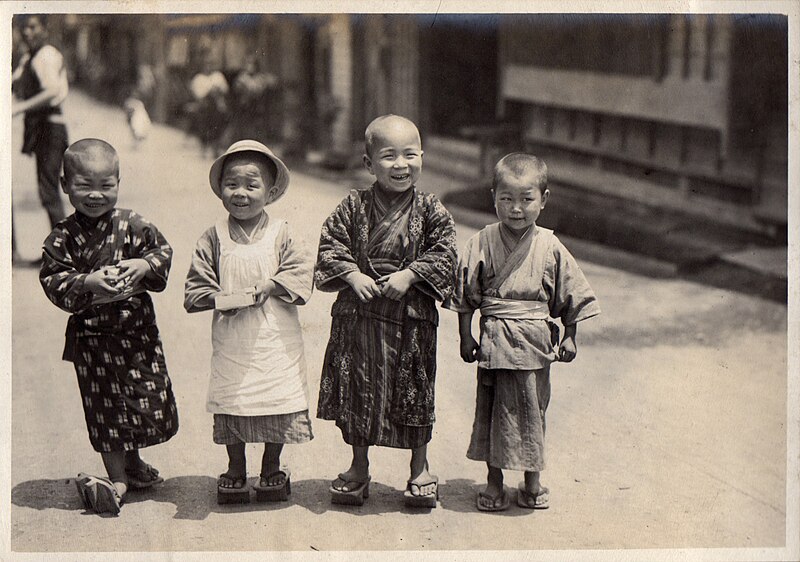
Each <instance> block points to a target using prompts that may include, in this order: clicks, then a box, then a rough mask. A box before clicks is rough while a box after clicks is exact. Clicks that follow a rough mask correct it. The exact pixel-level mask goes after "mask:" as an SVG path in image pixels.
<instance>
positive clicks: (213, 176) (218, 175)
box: [208, 139, 289, 203]
mask: <svg viewBox="0 0 800 562" xmlns="http://www.w3.org/2000/svg"><path fill="white" fill-rule="evenodd" d="M246 151H252V152H258V153H260V154H263V155H264V156H266V157H267V158H269V159H270V160H272V162H273V163H274V164H275V168H276V169H277V170H278V174H277V176H276V177H275V187H277V188H278V193H277V194H275V197H274V198H273V199H272V201H270V203H273V202H275V201H277V200H278V199H279V198H280V197H281V196H282V195H283V194H284V193H286V188H287V187H288V186H289V168H287V167H286V164H284V163H283V162H282V161H281V159H280V158H278V157H277V156H275V155H274V154H273V153H272V151H271V150H270V149H269V148H267V147H266V146H264V145H263V144H261V143H260V142H258V141H254V140H249V139H248V140H240V141H238V142H235V143H233V144H232V145H230V147H228V150H226V151H225V154H223V155H222V156H220V157H219V158H217V159H216V160H214V163H213V164H211V171H210V172H209V173H208V181H209V183H211V189H212V190H213V191H214V193H215V194H216V195H217V197H219V198H220V199H222V190H221V189H220V181H221V180H222V167H223V166H224V165H225V159H226V158H228V156H230V155H232V154H236V153H237V152H246ZM270 187H271V186H270Z"/></svg>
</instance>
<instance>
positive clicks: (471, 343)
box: [461, 336, 481, 363]
mask: <svg viewBox="0 0 800 562" xmlns="http://www.w3.org/2000/svg"><path fill="white" fill-rule="evenodd" d="M480 351H481V346H480V345H478V342H476V341H475V338H473V337H472V336H469V337H468V338H462V339H461V359H463V360H464V361H465V362H467V363H474V362H475V361H477V360H478V359H480Z"/></svg>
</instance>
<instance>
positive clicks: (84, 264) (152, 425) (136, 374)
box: [39, 209, 178, 452]
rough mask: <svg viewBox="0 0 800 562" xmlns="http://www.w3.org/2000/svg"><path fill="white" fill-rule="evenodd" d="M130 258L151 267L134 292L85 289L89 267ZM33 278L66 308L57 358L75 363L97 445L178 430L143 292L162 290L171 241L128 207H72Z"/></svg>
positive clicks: (150, 441) (127, 445)
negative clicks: (113, 296) (111, 296)
mask: <svg viewBox="0 0 800 562" xmlns="http://www.w3.org/2000/svg"><path fill="white" fill-rule="evenodd" d="M129 258H141V259H144V260H146V261H147V262H148V263H149V264H150V267H151V269H152V271H153V272H154V273H155V277H153V278H149V277H147V278H145V279H144V280H143V281H142V286H141V287H140V288H139V289H140V292H136V293H134V294H133V295H131V296H129V297H127V298H125V299H123V300H118V301H114V302H107V299H100V298H98V297H96V296H94V295H93V294H92V293H91V292H88V291H85V290H84V288H83V287H84V280H85V279H86V276H87V275H88V274H89V273H92V272H94V271H97V270H98V269H101V268H103V267H104V266H109V265H114V264H117V263H118V262H119V261H121V260H124V259H129ZM42 261H43V263H42V269H41V271H40V274H39V280H40V282H41V285H42V288H43V289H44V292H45V294H46V295H47V297H48V298H49V299H50V300H51V301H52V302H53V304H55V305H56V306H58V307H59V308H61V309H62V310H65V311H67V312H69V313H71V316H70V318H69V321H68V323H67V331H66V343H65V346H64V353H63V355H62V358H63V359H64V360H65V361H71V362H72V363H73V364H74V365H75V371H76V373H77V376H78V386H79V388H80V393H81V398H82V400H83V410H84V416H85V419H86V426H87V429H88V431H89V440H90V441H91V443H92V446H93V447H94V449H95V450H96V451H98V452H117V451H129V450H133V449H140V448H143V447H148V446H150V445H155V444H158V443H163V442H165V441H167V440H168V439H170V438H171V437H172V436H173V435H175V433H176V432H177V431H178V412H177V408H176V405H175V397H174V395H173V392H172V383H171V381H170V378H169V374H168V372H167V366H166V363H165V360H164V351H163V348H162V345H161V340H160V338H159V333H158V328H157V326H156V317H155V310H154V308H153V301H152V299H151V298H150V295H149V294H148V293H147V291H163V290H164V288H165V287H166V285H167V275H168V274H169V268H170V265H171V262H172V248H171V247H170V246H169V244H168V243H167V241H166V240H165V239H164V237H163V236H162V235H161V233H160V232H159V231H158V229H157V228H156V227H155V226H154V225H153V224H151V223H150V222H148V221H147V220H145V219H144V218H142V217H141V216H140V215H138V214H136V213H135V212H133V211H129V210H126V209H113V210H111V211H109V212H108V213H106V214H104V215H103V216H101V217H99V218H90V217H87V216H84V215H82V214H80V213H75V214H73V215H71V216H69V217H67V218H66V219H64V220H63V221H62V222H60V223H59V224H58V225H57V226H56V228H55V229H54V230H53V231H52V232H51V233H50V235H49V236H48V237H47V239H46V240H45V242H44V248H43V255H42Z"/></svg>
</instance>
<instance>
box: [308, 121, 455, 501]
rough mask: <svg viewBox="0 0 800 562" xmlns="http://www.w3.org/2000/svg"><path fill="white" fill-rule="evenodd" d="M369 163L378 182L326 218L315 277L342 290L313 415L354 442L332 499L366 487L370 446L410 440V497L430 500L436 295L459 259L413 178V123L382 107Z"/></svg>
mask: <svg viewBox="0 0 800 562" xmlns="http://www.w3.org/2000/svg"><path fill="white" fill-rule="evenodd" d="M365 136H366V139H365V140H366V154H365V155H364V164H365V166H366V168H367V169H368V170H369V171H370V173H371V174H373V175H374V176H375V179H376V181H375V183H374V184H373V185H372V186H371V187H369V188H367V189H362V190H354V191H352V192H351V193H350V195H349V196H348V197H347V198H345V199H344V200H343V201H342V202H341V203H340V204H339V206H338V207H337V208H336V210H335V211H334V212H333V213H332V214H331V216H330V217H328V219H327V220H326V221H325V224H324V225H323V227H322V234H321V238H320V245H319V254H318V258H317V269H316V273H315V282H316V286H317V288H318V289H320V290H321V291H338V292H339V295H338V297H337V299H336V302H334V304H333V308H332V310H331V315H332V317H333V320H332V324H331V336H330V340H329V343H328V347H327V350H326V353H325V359H324V364H323V369H322V379H321V381H320V391H319V405H318V410H317V417H319V418H321V419H326V420H335V421H336V425H337V426H338V427H339V429H340V430H341V432H342V437H343V438H344V441H345V443H347V444H348V445H350V446H351V447H352V449H353V461H352V464H351V466H350V468H349V469H348V470H347V471H346V472H343V473H342V474H339V476H338V478H337V479H336V480H334V481H333V483H332V484H331V489H330V490H331V497H332V501H334V502H335V503H348V504H355V505H361V504H362V503H363V501H364V498H365V497H368V495H369V481H370V476H369V459H368V452H369V447H370V446H372V445H380V446H384V447H396V448H401V449H411V451H412V453H411V475H410V478H409V480H408V482H407V486H406V491H405V502H406V504H407V505H411V506H425V507H435V506H436V499H437V497H438V480H437V478H436V477H435V476H433V475H431V474H430V473H429V471H428V463H427V443H428V442H429V441H430V439H431V433H432V428H433V422H434V382H435V375H436V326H437V325H438V314H437V311H436V300H443V299H444V298H446V297H447V296H448V295H449V294H450V292H451V290H452V285H453V278H454V268H455V264H456V250H455V227H454V223H453V218H452V217H451V216H450V213H449V212H448V211H447V210H446V209H445V208H444V206H443V205H442V204H441V202H439V200H438V199H437V198H436V197H435V196H434V195H431V194H427V193H422V192H420V191H418V190H417V189H416V187H415V183H416V181H417V180H418V178H419V176H420V172H421V170H422V149H421V142H420V137H419V132H418V131H417V128H416V126H415V125H414V124H413V123H412V122H411V121H409V120H408V119H405V118H402V117H398V116H396V115H386V116H383V117H379V118H377V119H375V120H374V121H373V122H372V123H370V125H369V126H368V127H367V130H366V134H365Z"/></svg>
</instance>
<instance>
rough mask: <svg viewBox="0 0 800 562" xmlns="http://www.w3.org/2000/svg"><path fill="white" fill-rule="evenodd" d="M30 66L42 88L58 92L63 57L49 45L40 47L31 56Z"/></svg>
mask: <svg viewBox="0 0 800 562" xmlns="http://www.w3.org/2000/svg"><path fill="white" fill-rule="evenodd" d="M31 67H32V68H33V71H34V72H35V73H36V77H37V78H38V79H39V84H40V85H41V86H42V89H43V90H51V91H53V92H58V91H59V90H60V80H61V69H62V68H63V67H64V57H63V56H62V54H61V53H60V52H59V51H58V49H56V48H55V47H53V46H51V45H46V46H44V47H42V48H41V49H40V50H39V52H38V53H37V54H36V56H35V57H33V60H32V61H31Z"/></svg>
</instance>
